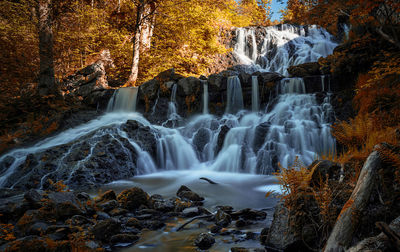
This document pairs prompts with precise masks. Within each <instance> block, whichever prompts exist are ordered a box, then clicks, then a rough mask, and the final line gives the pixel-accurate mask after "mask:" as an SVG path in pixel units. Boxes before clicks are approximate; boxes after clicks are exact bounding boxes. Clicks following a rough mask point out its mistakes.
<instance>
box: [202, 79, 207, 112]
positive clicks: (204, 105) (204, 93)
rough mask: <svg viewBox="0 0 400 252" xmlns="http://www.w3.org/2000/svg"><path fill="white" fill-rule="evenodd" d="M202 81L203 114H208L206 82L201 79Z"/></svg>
mask: <svg viewBox="0 0 400 252" xmlns="http://www.w3.org/2000/svg"><path fill="white" fill-rule="evenodd" d="M201 83H203V114H208V82H207V81H206V80H201Z"/></svg>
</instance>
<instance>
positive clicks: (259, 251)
mask: <svg viewBox="0 0 400 252" xmlns="http://www.w3.org/2000/svg"><path fill="white" fill-rule="evenodd" d="M265 251H266V250H265V249H263V248H242V247H233V248H231V252H265Z"/></svg>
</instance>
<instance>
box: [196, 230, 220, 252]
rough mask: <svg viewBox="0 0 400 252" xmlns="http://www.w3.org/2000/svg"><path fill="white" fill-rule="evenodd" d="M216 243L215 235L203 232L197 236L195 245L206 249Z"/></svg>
mask: <svg viewBox="0 0 400 252" xmlns="http://www.w3.org/2000/svg"><path fill="white" fill-rule="evenodd" d="M214 243H215V239H214V237H212V235H210V234H207V233H201V234H199V235H198V236H197V238H196V240H195V241H194V245H196V246H197V247H198V248H199V249H201V250H206V249H209V248H211V247H212V245H213V244H214Z"/></svg>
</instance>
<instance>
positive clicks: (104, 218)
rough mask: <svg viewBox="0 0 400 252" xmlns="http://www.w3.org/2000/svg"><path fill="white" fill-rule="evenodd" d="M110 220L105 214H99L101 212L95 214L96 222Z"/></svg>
mask: <svg viewBox="0 0 400 252" xmlns="http://www.w3.org/2000/svg"><path fill="white" fill-rule="evenodd" d="M110 218H111V217H110V215H108V214H107V213H105V212H101V211H98V212H96V219H97V220H106V219H110Z"/></svg>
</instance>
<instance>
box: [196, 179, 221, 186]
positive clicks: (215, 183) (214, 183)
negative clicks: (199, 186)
mask: <svg viewBox="0 0 400 252" xmlns="http://www.w3.org/2000/svg"><path fill="white" fill-rule="evenodd" d="M199 179H202V180H205V181H207V182H208V183H210V184H212V185H218V183H217V182H214V181H212V180H211V179H208V178H205V177H201V178H199Z"/></svg>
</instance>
